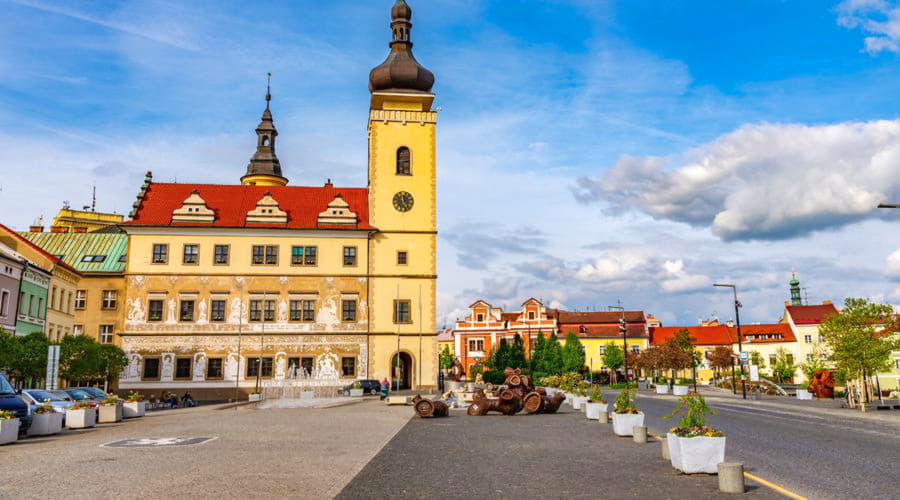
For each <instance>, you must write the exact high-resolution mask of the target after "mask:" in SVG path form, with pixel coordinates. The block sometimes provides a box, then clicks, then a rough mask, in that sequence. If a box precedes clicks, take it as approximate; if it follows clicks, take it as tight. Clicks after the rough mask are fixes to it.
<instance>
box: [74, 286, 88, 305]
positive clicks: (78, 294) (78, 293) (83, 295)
mask: <svg viewBox="0 0 900 500" xmlns="http://www.w3.org/2000/svg"><path fill="white" fill-rule="evenodd" d="M86 305H87V290H75V309H84V308H85V306H86Z"/></svg>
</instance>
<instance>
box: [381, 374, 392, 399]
mask: <svg viewBox="0 0 900 500" xmlns="http://www.w3.org/2000/svg"><path fill="white" fill-rule="evenodd" d="M390 387H391V383H390V382H388V379H387V377H385V378H384V380H382V381H381V400H382V401H384V398H386V397H388V392H389V390H390Z"/></svg>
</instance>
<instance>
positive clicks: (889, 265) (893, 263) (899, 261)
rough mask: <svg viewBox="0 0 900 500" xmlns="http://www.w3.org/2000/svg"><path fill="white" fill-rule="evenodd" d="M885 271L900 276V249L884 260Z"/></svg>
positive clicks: (889, 274)
mask: <svg viewBox="0 0 900 500" xmlns="http://www.w3.org/2000/svg"><path fill="white" fill-rule="evenodd" d="M884 271H885V272H886V273H887V275H888V276H894V277H900V249H897V250H896V251H894V253H892V254H890V255H888V256H887V259H885V261H884ZM898 290H900V289H898Z"/></svg>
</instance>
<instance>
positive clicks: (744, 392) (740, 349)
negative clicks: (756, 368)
mask: <svg viewBox="0 0 900 500" xmlns="http://www.w3.org/2000/svg"><path fill="white" fill-rule="evenodd" d="M713 286H717V287H720V288H731V292H732V293H733V294H734V320H735V322H736V323H737V334H738V362H739V363H740V364H741V394H742V396H743V398H744V399H747V382H746V380H744V361H743V360H741V358H740V355H741V353H742V352H744V345H743V344H742V342H741V307H743V306H742V305H741V303H740V302H739V301H738V298H737V286H735V285H731V284H722V283H717V284H713Z"/></svg>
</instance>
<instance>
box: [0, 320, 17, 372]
mask: <svg viewBox="0 0 900 500" xmlns="http://www.w3.org/2000/svg"><path fill="white" fill-rule="evenodd" d="M21 347H22V346H21V344H20V343H19V341H18V339H16V337H15V336H13V334H11V333H9V332H7V331H6V330H4V329H3V328H0V371H5V372H7V373H9V374H12V373H13V371H14V370H15V364H16V361H17V360H18V359H19V350H20V349H21Z"/></svg>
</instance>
